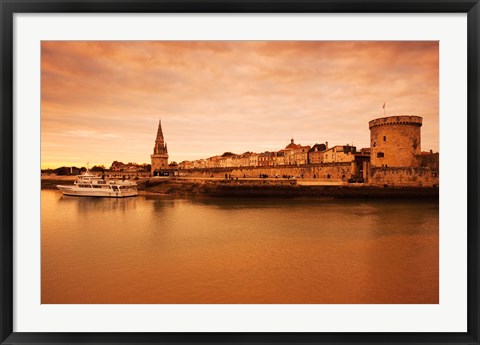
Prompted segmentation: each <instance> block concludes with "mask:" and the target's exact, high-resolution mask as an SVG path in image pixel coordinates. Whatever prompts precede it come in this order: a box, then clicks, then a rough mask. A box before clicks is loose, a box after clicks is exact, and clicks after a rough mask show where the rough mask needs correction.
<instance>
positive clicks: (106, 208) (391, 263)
mask: <svg viewBox="0 0 480 345" xmlns="http://www.w3.org/2000/svg"><path fill="white" fill-rule="evenodd" d="M41 206H42V210H41V217H42V219H41V227H42V229H41V231H42V233H41V246H42V247H41V275H42V278H41V281H42V292H41V296H42V303H43V304H58V303H69V304H78V303H149V304H163V303H193V304H198V303H229V304H230V303H302V304H303V303H315V304H317V303H322V304H323V303H349V304H350V303H428V304H432V303H433V304H436V303H438V300H439V297H438V296H439V291H438V290H439V289H438V284H439V277H438V276H439V270H438V262H439V260H438V253H439V251H438V227H439V222H438V219H439V212H438V200H356V199H349V200H337V199H301V200H300V199H241V198H236V199H229V198H203V199H174V198H168V197H165V196H156V195H155V196H149V195H146V196H145V195H144V196H139V197H134V198H126V199H109V198H90V197H84V198H78V197H67V196H62V195H61V193H60V192H59V191H54V190H42V191H41Z"/></svg>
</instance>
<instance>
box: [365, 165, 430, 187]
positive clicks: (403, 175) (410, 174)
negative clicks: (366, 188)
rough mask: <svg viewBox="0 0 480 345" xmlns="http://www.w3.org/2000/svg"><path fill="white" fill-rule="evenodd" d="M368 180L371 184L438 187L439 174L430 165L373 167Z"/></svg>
mask: <svg viewBox="0 0 480 345" xmlns="http://www.w3.org/2000/svg"><path fill="white" fill-rule="evenodd" d="M368 182H369V185H371V186H395V187H402V186H414V187H438V184H439V176H438V171H436V170H432V169H431V168H428V167H421V168H413V167H410V168H372V169H371V170H370V176H369V180H368Z"/></svg>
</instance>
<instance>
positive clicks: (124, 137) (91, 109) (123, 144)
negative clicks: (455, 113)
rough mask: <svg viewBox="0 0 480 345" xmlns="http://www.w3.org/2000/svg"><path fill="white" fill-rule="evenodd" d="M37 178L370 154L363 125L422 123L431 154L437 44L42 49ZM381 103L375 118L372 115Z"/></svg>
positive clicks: (76, 44)
mask: <svg viewBox="0 0 480 345" xmlns="http://www.w3.org/2000/svg"><path fill="white" fill-rule="evenodd" d="M41 58H42V60H41V74H42V75H41V92H42V95H41V100H42V103H41V117H42V122H41V123H42V168H56V167H60V166H72V165H75V166H85V165H86V163H87V162H89V164H90V166H93V165H101V164H103V165H105V166H106V167H109V166H110V165H111V163H112V162H113V161H114V160H117V161H122V162H124V163H127V162H136V163H150V155H151V154H152V153H153V146H154V141H155V137H156V133H157V127H158V121H159V120H160V119H161V121H162V128H163V134H164V137H165V141H166V142H167V145H168V153H169V161H176V162H181V161H184V160H194V159H199V158H207V157H211V156H214V155H219V154H222V153H224V152H227V151H229V152H234V153H243V152H246V151H251V152H264V151H274V150H275V151H278V150H280V149H282V148H284V147H285V146H286V145H287V144H289V143H290V139H292V138H293V139H294V140H295V143H300V144H302V145H311V146H312V145H314V144H315V143H324V142H328V143H329V146H330V147H331V146H334V145H345V144H350V145H355V146H356V147H357V148H358V149H360V148H362V147H369V145H370V141H369V138H370V132H369V129H368V121H370V120H372V119H375V118H378V117H383V116H384V115H385V116H393V115H417V116H422V117H423V126H422V129H421V130H422V143H421V146H422V151H428V150H430V149H432V150H433V151H434V152H437V151H438V145H439V142H438V126H439V123H438V122H439V121H438V111H439V100H438V92H439V84H438V42H436V41H435V42H434V41H427V42H425V41H417V42H405V41H370V42H367V41H365V42H363V41H341V42H340V41H339V42H336V41H43V42H42V45H41ZM384 103H385V113H384V109H383V105H384Z"/></svg>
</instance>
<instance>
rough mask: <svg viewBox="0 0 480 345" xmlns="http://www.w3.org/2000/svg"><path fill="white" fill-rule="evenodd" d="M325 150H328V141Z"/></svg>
mask: <svg viewBox="0 0 480 345" xmlns="http://www.w3.org/2000/svg"><path fill="white" fill-rule="evenodd" d="M325 150H328V141H326V142H325Z"/></svg>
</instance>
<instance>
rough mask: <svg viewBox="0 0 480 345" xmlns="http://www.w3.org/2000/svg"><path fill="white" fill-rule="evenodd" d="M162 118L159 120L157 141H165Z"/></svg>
mask: <svg viewBox="0 0 480 345" xmlns="http://www.w3.org/2000/svg"><path fill="white" fill-rule="evenodd" d="M163 140H164V139H163V131H162V120H158V130H157V139H156V140H155V141H161V142H163Z"/></svg>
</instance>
